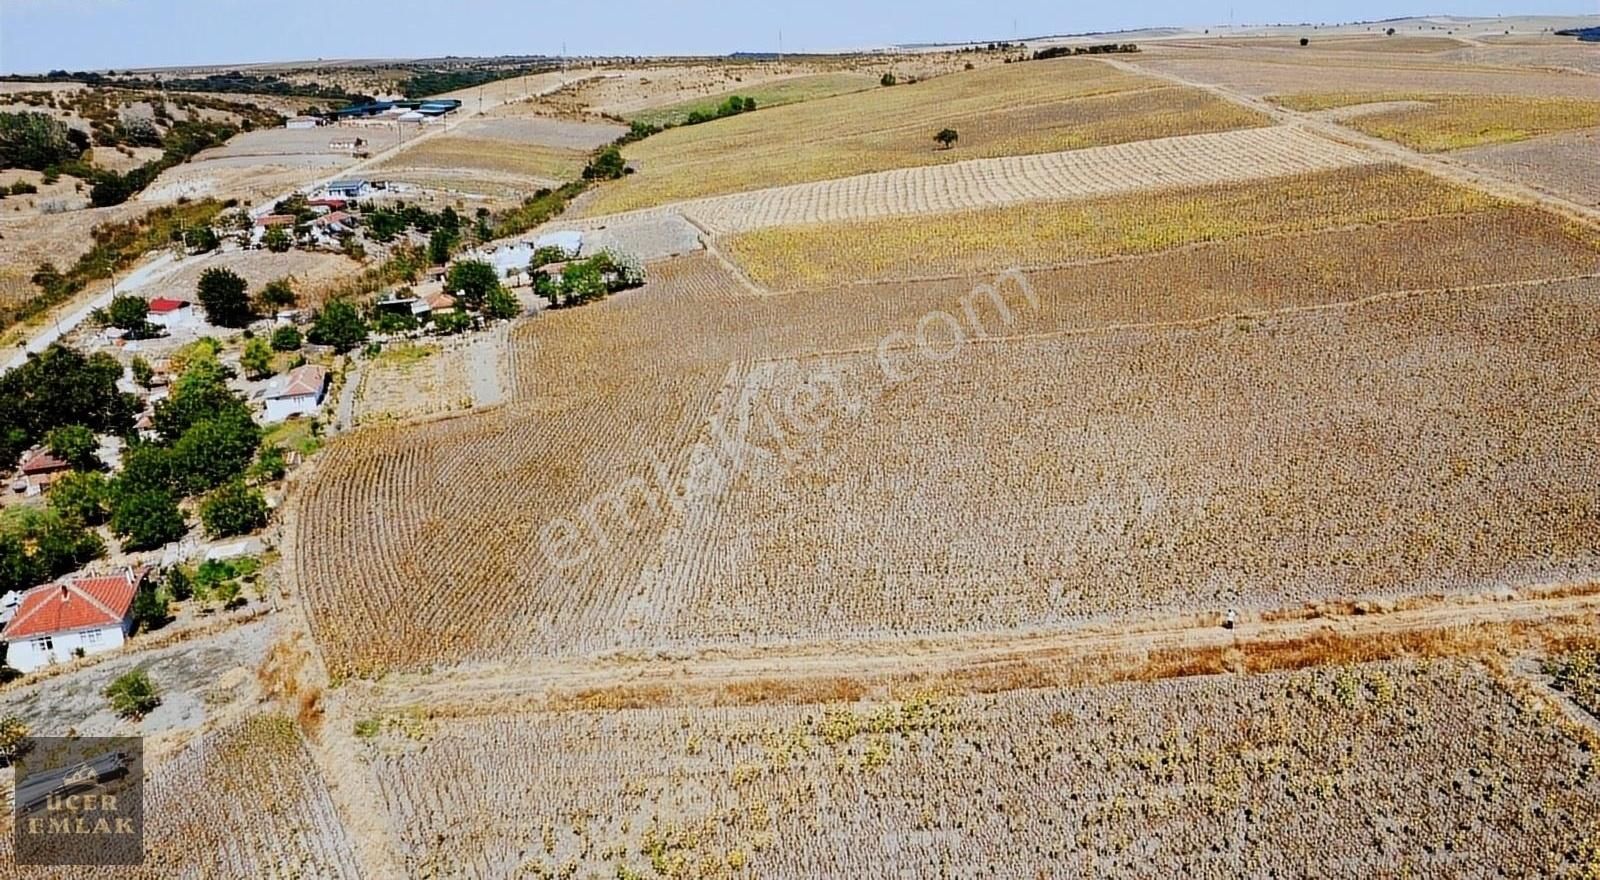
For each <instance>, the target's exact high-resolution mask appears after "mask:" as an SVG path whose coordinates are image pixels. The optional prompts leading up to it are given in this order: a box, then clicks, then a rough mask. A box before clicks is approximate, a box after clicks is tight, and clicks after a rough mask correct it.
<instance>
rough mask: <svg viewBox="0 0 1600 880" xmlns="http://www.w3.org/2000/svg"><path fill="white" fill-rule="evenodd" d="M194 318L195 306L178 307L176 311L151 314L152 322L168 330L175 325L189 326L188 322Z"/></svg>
mask: <svg viewBox="0 0 1600 880" xmlns="http://www.w3.org/2000/svg"><path fill="white" fill-rule="evenodd" d="M193 320H194V308H193V307H190V308H187V309H178V310H177V311H175V312H167V313H166V314H164V315H151V316H150V323H152V324H154V325H156V326H157V327H165V328H166V329H168V330H171V329H173V328H174V327H185V326H188V324H189V323H190V322H191V321H193Z"/></svg>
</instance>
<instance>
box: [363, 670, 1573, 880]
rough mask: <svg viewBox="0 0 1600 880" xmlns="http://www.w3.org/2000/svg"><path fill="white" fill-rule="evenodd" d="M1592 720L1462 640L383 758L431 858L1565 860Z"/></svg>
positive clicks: (570, 730) (825, 864)
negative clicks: (1524, 691) (1575, 722)
mask: <svg viewBox="0 0 1600 880" xmlns="http://www.w3.org/2000/svg"><path fill="white" fill-rule="evenodd" d="M1579 736H1580V734H1579V733H1578V732H1576V731H1571V730H1568V729H1566V728H1563V727H1561V726H1559V724H1558V722H1557V721H1556V720H1555V717H1554V713H1553V712H1551V711H1550V710H1549V708H1548V707H1547V706H1544V705H1542V704H1539V703H1537V702H1534V701H1533V700H1532V698H1530V697H1524V696H1521V695H1520V694H1519V693H1517V692H1515V691H1512V690H1508V689H1506V688H1505V687H1503V686H1502V685H1500V684H1499V683H1497V682H1496V680H1495V679H1494V678H1492V677H1491V676H1490V675H1489V674H1488V673H1487V672H1485V671H1484V670H1483V669H1482V668H1480V667H1477V666H1475V665H1470V664H1467V663H1462V662H1456V661H1449V662H1435V663H1431V664H1415V663H1406V662H1392V663H1382V664H1373V665H1368V666H1357V667H1347V668H1331V669H1321V670H1317V671H1309V672H1297V673H1277V674H1267V675H1260V676H1253V677H1234V676H1228V677H1213V678H1192V679H1176V680H1165V681H1158V682H1150V683H1130V684H1120V685H1111V686H1103V687H1098V688H1091V689H1083V690H1067V691H1061V690H1027V691H1013V692H1009V693H1006V694H1003V695H999V696H987V697H972V698H937V697H922V698H915V699H909V700H906V701H904V702H896V703H885V704H852V705H835V706H830V707H817V706H803V707H762V708H739V709H704V708H696V709H692V710H679V709H668V710H636V711H628V712H622V713H607V714H601V713H587V712H565V713H559V714H528V715H490V716H487V717H482V718H476V719H470V720H462V721H453V722H440V723H438V724H437V725H436V726H432V727H429V728H427V729H421V730H411V731H410V732H409V734H406V733H401V732H399V731H391V732H389V733H387V734H385V735H384V736H383V737H381V738H380V739H378V740H377V741H376V742H374V744H373V745H372V746H371V747H370V754H371V755H372V759H373V768H374V772H375V774H376V775H377V778H378V782H379V786H380V788H381V791H382V796H383V799H384V801H385V806H386V807H387V808H388V810H389V811H390V815H391V816H393V817H394V818H395V824H396V826H397V827H398V828H399V829H400V831H399V835H400V838H401V839H400V841H399V854H400V856H401V857H402V858H403V859H404V866H405V869H406V871H407V872H408V873H410V874H413V875H418V876H448V877H477V878H488V877H501V876H509V875H513V874H518V875H522V876H533V877H556V876H580V877H584V876H605V877H612V876H618V877H642V878H688V877H699V878H733V877H820V876H832V877H875V876H888V875H892V874H897V873H904V874H907V875H915V876H929V877H931V876H948V877H976V876H1002V877H1023V876H1029V877H1031V876H1089V875H1095V876H1101V875H1113V876H1129V877H1132V876H1141V877H1142V876H1201V875H1204V876H1301V875H1306V874H1311V875H1339V876H1345V875H1350V874H1359V875H1362V876H1405V875H1408V874H1409V875H1413V876H1446V875H1448V876H1474V875H1487V874H1491V873H1493V872H1494V871H1496V870H1509V871H1510V872H1511V873H1512V874H1514V875H1544V876H1552V875H1562V874H1577V873H1579V872H1580V871H1581V870H1583V869H1584V868H1585V867H1588V865H1586V864H1584V863H1583V862H1582V861H1580V860H1588V859H1592V858H1593V857H1594V856H1595V850H1594V848H1593V841H1592V839H1591V837H1590V836H1591V835H1592V834H1593V833H1594V831H1595V828H1594V819H1595V816H1596V815H1600V779H1597V778H1596V774H1595V770H1596V768H1595V766H1594V761H1595V758H1594V753H1593V751H1592V746H1591V745H1590V744H1589V743H1588V742H1582V741H1579V740H1578V737H1579ZM557 756H559V757H557ZM1441 800H1446V801H1448V802H1449V803H1450V804H1451V808H1450V809H1448V810H1441V809H1440V808H1439V803H1440V802H1441Z"/></svg>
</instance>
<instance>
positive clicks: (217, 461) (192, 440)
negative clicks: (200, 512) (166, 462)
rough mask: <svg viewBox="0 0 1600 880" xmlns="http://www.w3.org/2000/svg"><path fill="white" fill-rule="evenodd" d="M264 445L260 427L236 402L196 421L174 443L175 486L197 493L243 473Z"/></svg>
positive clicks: (184, 492) (173, 470)
mask: <svg viewBox="0 0 1600 880" xmlns="http://www.w3.org/2000/svg"><path fill="white" fill-rule="evenodd" d="M260 445H261V428H260V426H258V425H257V424H256V423H255V420H254V419H252V418H251V417H250V411H249V409H248V407H246V406H245V405H244V404H243V403H242V402H237V403H235V404H233V405H230V406H228V407H227V408H226V409H224V410H222V411H221V412H218V413H217V414H216V415H215V416H213V417H211V418H208V419H203V420H201V421H198V422H195V423H194V425H193V426H191V427H190V428H189V430H187V431H185V432H184V433H183V436H182V437H179V438H178V441H177V442H176V443H174V444H172V450H171V462H172V473H173V475H174V479H175V481H176V488H177V489H178V490H179V491H180V492H181V493H183V494H185V495H194V494H198V493H200V492H205V491H207V490H208V489H212V488H214V487H216V486H220V485H222V484H223V483H225V482H227V481H228V480H231V479H233V478H234V477H237V476H239V475H240V474H243V473H244V472H245V470H246V469H248V468H249V467H250V463H251V462H252V461H254V460H255V455H256V449H257V448H258V447H259V446H260Z"/></svg>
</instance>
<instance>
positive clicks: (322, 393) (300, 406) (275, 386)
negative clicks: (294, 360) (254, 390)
mask: <svg viewBox="0 0 1600 880" xmlns="http://www.w3.org/2000/svg"><path fill="white" fill-rule="evenodd" d="M327 395H328V369H327V368H326V367H319V366H316V365H314V364H307V365H305V366H303V367H296V368H294V369H292V370H290V371H289V372H287V373H284V374H283V375H281V376H277V377H275V378H274V379H273V380H272V381H271V382H269V383H267V392H266V400H267V412H266V415H265V416H264V420H265V421H266V422H267V423H268V424H273V423H276V422H282V421H286V420H288V419H292V418H294V417H295V416H313V415H316V414H317V411H318V410H320V409H322V401H323V398H325V397H327Z"/></svg>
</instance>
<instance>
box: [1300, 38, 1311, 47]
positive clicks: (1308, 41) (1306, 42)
mask: <svg viewBox="0 0 1600 880" xmlns="http://www.w3.org/2000/svg"><path fill="white" fill-rule="evenodd" d="M1300 45H1302V46H1309V45H1311V41H1310V40H1308V39H1306V38H1305V37H1301V38H1300Z"/></svg>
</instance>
